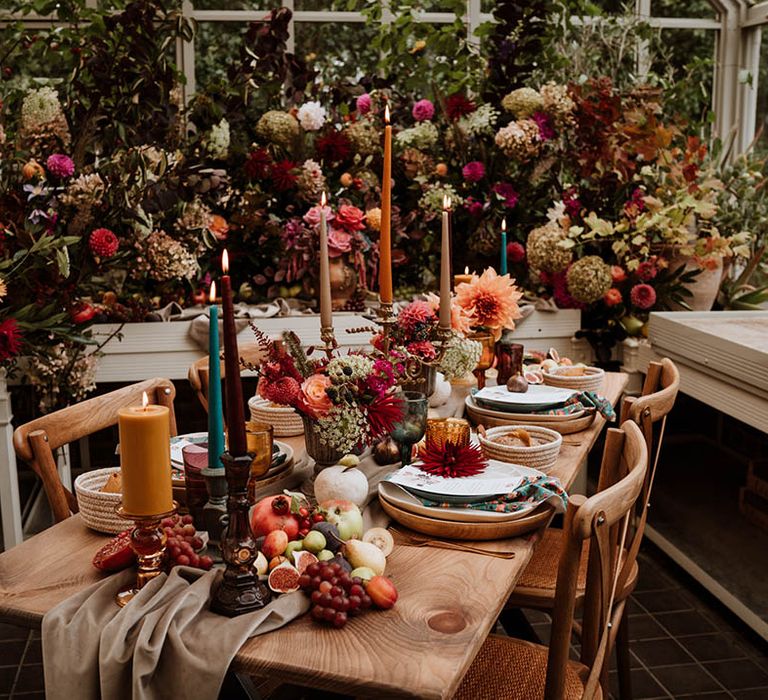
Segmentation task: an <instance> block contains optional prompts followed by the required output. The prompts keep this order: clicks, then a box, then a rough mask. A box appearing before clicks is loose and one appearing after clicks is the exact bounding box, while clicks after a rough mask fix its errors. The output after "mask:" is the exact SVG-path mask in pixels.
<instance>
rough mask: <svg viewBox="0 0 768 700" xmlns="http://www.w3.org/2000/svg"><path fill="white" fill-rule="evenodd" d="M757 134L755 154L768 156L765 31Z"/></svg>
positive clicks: (767, 48) (767, 42)
mask: <svg viewBox="0 0 768 700" xmlns="http://www.w3.org/2000/svg"><path fill="white" fill-rule="evenodd" d="M755 134H759V138H758V141H757V143H756V144H755V153H756V154H758V155H761V156H768V30H766V29H763V40H762V43H761V45H760V74H759V76H758V79H757V118H756V119H755Z"/></svg>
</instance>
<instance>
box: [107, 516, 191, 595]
mask: <svg viewBox="0 0 768 700" xmlns="http://www.w3.org/2000/svg"><path fill="white" fill-rule="evenodd" d="M178 507H179V504H178V503H176V501H174V502H173V509H172V510H169V511H167V512H165V513H157V514H155V515H135V514H133V513H127V512H126V511H125V509H124V508H123V506H122V505H121V506H118V508H117V514H118V515H119V516H120V517H121V518H124V519H125V520H133V521H134V522H135V523H136V526H135V527H134V528H133V530H132V531H131V538H130V543H131V549H133V551H134V552H135V554H136V559H137V560H138V563H139V571H138V573H137V574H136V585H135V586H131V587H130V588H126V589H123V590H122V591H120V592H119V593H118V594H117V595H116V596H115V602H116V603H117V604H118V605H119V606H120V607H121V608H122V607H125V606H126V605H127V604H128V603H130V602H131V600H133V598H134V597H135V596H136V594H137V593H138V592H139V591H140V590H141V589H142V588H144V586H145V585H146V584H147V583H149V581H151V580H152V579H153V578H155V576H159V575H160V574H161V573H163V556H164V555H165V542H166V540H167V537H166V536H165V530H164V529H163V528H162V527H161V525H160V523H161V522H162V520H163V518H169V517H171V516H172V515H173V514H174V513H175V512H176V510H177V509H178Z"/></svg>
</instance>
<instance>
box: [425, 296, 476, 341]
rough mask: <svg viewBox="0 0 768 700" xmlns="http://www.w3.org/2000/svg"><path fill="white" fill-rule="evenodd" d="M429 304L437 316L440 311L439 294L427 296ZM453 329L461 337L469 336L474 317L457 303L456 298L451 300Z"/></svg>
mask: <svg viewBox="0 0 768 700" xmlns="http://www.w3.org/2000/svg"><path fill="white" fill-rule="evenodd" d="M427 302H428V303H429V304H430V306H431V307H432V310H433V311H434V312H435V314H437V313H438V312H439V311H440V297H439V296H437V294H435V293H433V292H430V293H429V294H427ZM451 328H453V330H455V331H456V332H457V333H460V334H461V335H467V334H468V333H469V332H470V331H471V330H472V317H471V316H470V315H469V314H468V313H467V312H466V310H465V309H464V307H463V306H460V305H459V304H458V303H457V301H456V298H455V297H454V298H453V299H451Z"/></svg>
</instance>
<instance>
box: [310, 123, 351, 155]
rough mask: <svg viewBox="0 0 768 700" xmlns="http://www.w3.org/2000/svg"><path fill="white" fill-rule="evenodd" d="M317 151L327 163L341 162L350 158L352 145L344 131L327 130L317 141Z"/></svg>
mask: <svg viewBox="0 0 768 700" xmlns="http://www.w3.org/2000/svg"><path fill="white" fill-rule="evenodd" d="M315 151H317V155H318V157H319V158H320V160H323V161H325V162H326V163H341V162H342V161H345V160H346V159H347V158H349V154H350V152H351V151H352V146H351V144H350V143H349V139H348V138H347V136H346V134H345V133H344V132H343V131H335V130H334V131H326V132H325V134H323V135H322V136H320V138H318V139H317V141H315Z"/></svg>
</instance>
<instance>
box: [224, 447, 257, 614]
mask: <svg viewBox="0 0 768 700" xmlns="http://www.w3.org/2000/svg"><path fill="white" fill-rule="evenodd" d="M221 461H222V462H223V464H224V472H225V474H226V477H227V493H228V494H229V496H228V498H227V516H226V517H227V519H228V520H227V524H226V527H225V528H224V531H223V532H222V535H221V544H220V548H221V558H222V559H223V560H224V563H225V564H226V565H227V568H226V569H225V571H224V577H223V579H222V582H221V585H220V586H219V587H218V589H217V590H216V594H215V595H214V598H213V601H212V602H211V610H212V611H213V612H215V613H219V614H220V615H226V616H227V617H235V616H237V615H242V614H244V613H249V612H253V611H254V610H260V609H261V608H263V607H264V606H265V605H266V604H267V603H268V602H269V601H270V598H271V594H270V592H269V589H268V588H267V587H266V586H265V585H264V584H263V583H260V582H259V580H258V578H257V576H256V573H255V572H254V570H253V562H254V560H255V559H256V555H257V554H258V549H257V547H256V540H255V539H254V538H253V533H252V532H251V524H250V522H249V520H248V509H249V503H248V478H249V477H250V474H251V462H252V461H253V455H251V454H244V455H238V456H234V455H232V454H231V453H230V452H229V451H227V452H225V453H224V454H223V455H221Z"/></svg>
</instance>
